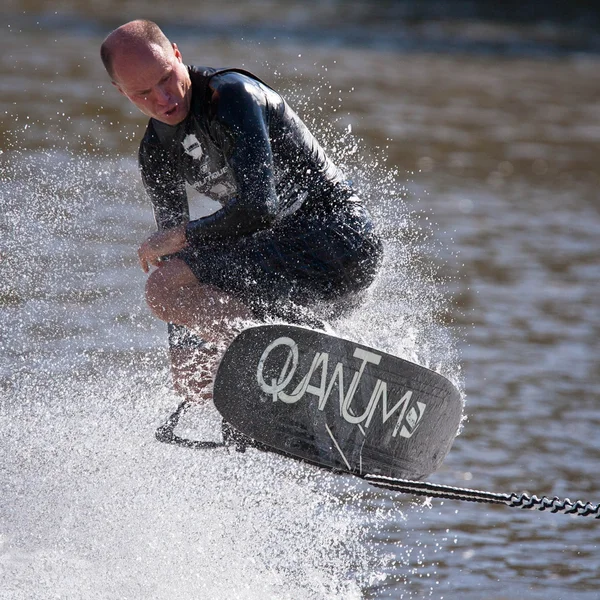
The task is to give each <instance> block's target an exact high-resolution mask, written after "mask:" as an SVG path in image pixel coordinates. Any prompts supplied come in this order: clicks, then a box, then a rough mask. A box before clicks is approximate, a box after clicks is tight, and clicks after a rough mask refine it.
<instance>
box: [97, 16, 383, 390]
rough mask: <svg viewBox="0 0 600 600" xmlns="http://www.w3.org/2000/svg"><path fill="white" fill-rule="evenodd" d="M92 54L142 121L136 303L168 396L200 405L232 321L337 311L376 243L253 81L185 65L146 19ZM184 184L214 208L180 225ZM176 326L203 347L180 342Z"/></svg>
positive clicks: (342, 190) (266, 91)
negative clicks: (152, 336)
mask: <svg viewBox="0 0 600 600" xmlns="http://www.w3.org/2000/svg"><path fill="white" fill-rule="evenodd" d="M101 56H102V60H103V62H104V65H105V67H106V70H107V72H108V74H109V75H110V77H111V80H112V83H113V84H114V85H115V86H116V87H117V89H118V90H119V92H121V94H123V95H124V96H125V97H127V98H128V99H129V100H130V101H131V102H132V103H133V104H134V105H135V106H137V107H138V108H139V109H140V110H141V111H142V112H143V113H144V114H146V115H147V116H148V117H150V121H149V123H148V127H147V129H146V133H145V135H144V138H143V140H142V142H141V146H140V152H139V162H140V168H141V174H142V179H143V182H144V186H145V188H146V190H147V193H148V195H149V197H150V200H151V202H152V205H153V209H154V215H155V218H156V222H157V226H158V231H157V232H156V233H154V234H153V235H151V236H150V237H149V238H148V239H147V240H146V241H145V242H144V243H143V244H142V245H141V246H140V248H139V251H138V256H139V260H140V264H141V267H142V269H143V270H144V272H146V273H147V272H149V270H150V267H158V268H157V269H155V270H153V272H152V273H151V274H150V276H149V277H148V281H147V285H146V300H147V302H148V305H149V307H150V309H151V310H152V312H153V313H154V314H155V315H156V316H157V317H158V318H160V319H162V320H164V321H166V322H167V323H169V324H170V333H171V336H170V341H171V344H170V345H171V360H172V364H173V374H174V380H175V385H176V388H177V389H178V390H179V391H180V392H182V393H184V394H186V395H188V396H194V397H196V398H209V397H210V382H211V379H212V374H213V371H214V367H215V360H214V359H215V357H218V355H219V352H220V349H219V348H217V346H218V345H219V343H221V346H222V344H223V343H227V342H228V341H230V340H231V339H232V338H233V336H234V335H235V333H236V332H237V329H239V327H240V323H242V322H243V321H247V320H251V319H254V320H256V319H261V320H263V319H265V318H274V319H279V320H285V321H291V322H296V323H303V324H308V325H313V326H318V324H319V323H321V322H322V321H321V319H328V318H335V317H336V316H339V315H340V314H342V312H343V311H344V310H347V309H348V308H349V307H351V306H353V305H355V304H356V302H357V301H358V299H359V298H360V294H359V292H361V291H362V290H364V289H366V288H367V287H368V286H369V285H370V283H371V282H372V281H373V279H374V277H375V275H376V272H377V269H378V266H379V264H380V260H381V242H380V240H379V238H378V236H377V234H376V233H375V232H374V228H373V225H372V223H371V219H370V216H369V214H368V213H367V212H366V210H365V209H364V208H363V206H362V204H361V202H360V200H359V199H358V198H357V197H356V195H355V194H354V191H353V190H352V188H351V186H350V185H349V184H348V183H347V182H346V181H345V180H344V178H343V175H342V174H341V172H340V171H339V170H338V169H337V167H336V166H335V165H334V164H333V163H332V162H331V161H330V160H329V158H328V157H327V156H326V155H325V153H324V151H323V149H322V148H321V146H320V145H319V144H318V142H317V141H316V140H315V139H314V137H313V136H312V135H311V133H310V132H309V131H308V129H307V128H306V126H305V125H304V124H303V122H302V121H301V120H300V119H299V117H298V116H297V115H296V114H295V113H294V112H293V111H292V109H291V108H290V107H289V106H288V105H287V103H286V102H285V101H284V100H283V99H282V98H281V96H279V94H277V93H276V92H275V91H274V90H272V89H271V88H270V87H268V86H267V85H266V84H264V83H263V82H261V81H260V80H259V79H258V78H256V77H255V76H254V75H252V74H250V73H247V72H245V71H239V70H234V69H224V70H220V71H219V70H216V69H209V68H196V67H188V66H186V65H185V64H184V63H183V59H182V55H181V52H180V51H179V49H178V47H177V45H176V44H172V43H171V42H170V41H169V40H168V39H167V38H166V37H165V35H164V34H163V32H162V31H161V30H160V29H159V27H158V26H157V25H156V24H155V23H152V22H150V21H145V20H136V21H132V22H130V23H126V24H125V25H122V26H121V27H119V28H118V29H116V30H115V31H113V32H112V33H110V34H109V35H108V37H107V38H106V39H105V40H104V42H103V44H102V48H101ZM186 184H188V185H191V186H193V187H194V188H195V189H196V190H197V191H198V192H200V193H201V194H204V195H206V196H208V197H210V198H212V199H215V200H217V201H218V202H220V204H221V208H220V209H219V210H217V211H216V212H215V213H213V214H211V215H208V216H206V217H203V218H200V219H197V220H193V221H190V218H189V208H188V200H187V195H186ZM189 331H191V332H193V333H194V334H196V335H197V336H199V337H200V338H202V339H203V340H205V342H204V343H198V342H193V341H192V343H191V344H190V343H189V341H190V340H194V336H190V335H187V332H189ZM196 339H197V338H196ZM186 340H187V341H186ZM190 345H191V346H192V347H193V348H189V347H187V346H190ZM192 350H194V352H195V358H194V359H193V360H191V356H192V354H193V353H192ZM211 357H212V358H211ZM200 367H204V368H205V370H204V372H203V373H202V374H201V376H200V377H197V378H196V381H195V383H194V382H192V381H191V380H190V376H192V375H193V372H194V371H196V375H197V373H198V371H202V369H201V368H200Z"/></svg>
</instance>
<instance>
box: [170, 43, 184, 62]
mask: <svg viewBox="0 0 600 600" xmlns="http://www.w3.org/2000/svg"><path fill="white" fill-rule="evenodd" d="M171 46H173V53H174V54H175V57H176V58H177V60H178V61H179V62H183V56H181V52H180V51H179V48H178V47H177V44H176V43H175V42H173V43H172V44H171Z"/></svg>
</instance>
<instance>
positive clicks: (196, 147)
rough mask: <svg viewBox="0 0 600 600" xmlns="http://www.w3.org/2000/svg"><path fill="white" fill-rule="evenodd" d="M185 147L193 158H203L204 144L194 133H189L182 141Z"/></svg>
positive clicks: (186, 151)
mask: <svg viewBox="0 0 600 600" xmlns="http://www.w3.org/2000/svg"><path fill="white" fill-rule="evenodd" d="M181 145H182V146H183V149H184V150H185V153H186V154H189V155H190V156H191V157H192V158H195V159H196V160H201V159H202V156H203V154H204V153H203V152H202V146H201V145H200V142H199V141H198V138H197V137H196V136H195V135H194V134H193V133H188V134H187V135H186V136H185V138H184V140H183V142H181Z"/></svg>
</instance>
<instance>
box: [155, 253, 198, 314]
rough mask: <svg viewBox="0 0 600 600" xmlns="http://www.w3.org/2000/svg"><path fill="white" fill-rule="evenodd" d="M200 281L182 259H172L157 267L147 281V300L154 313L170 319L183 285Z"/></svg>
mask: <svg viewBox="0 0 600 600" xmlns="http://www.w3.org/2000/svg"><path fill="white" fill-rule="evenodd" d="M195 283H198V281H197V279H196V278H195V277H194V274H193V273H192V271H191V270H190V268H189V267H188V266H187V265H186V263H185V262H184V261H183V260H181V259H178V258H176V259H172V260H170V261H168V262H165V263H164V264H163V265H161V266H160V267H159V268H158V269H155V270H154V271H153V272H152V273H151V274H150V276H149V277H148V280H147V281H146V302H147V304H148V306H149V308H150V310H151V311H152V313H153V314H154V315H155V316H157V317H158V318H159V319H162V320H163V321H169V320H170V315H171V310H172V308H173V307H174V305H175V303H176V302H177V297H178V296H179V294H180V293H181V289H182V288H183V287H186V286H189V285H193V284H195Z"/></svg>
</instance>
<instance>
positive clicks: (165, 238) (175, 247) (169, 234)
mask: <svg viewBox="0 0 600 600" xmlns="http://www.w3.org/2000/svg"><path fill="white" fill-rule="evenodd" d="M186 245H187V241H186V239H185V225H182V226H181V227H177V228H176V229H167V230H166V231H157V232H156V233H153V234H152V235H151V236H150V237H149V238H148V239H147V240H146V241H145V242H144V243H143V244H142V245H141V246H140V248H139V250H138V258H139V259H140V265H141V267H142V270H143V271H144V273H147V272H148V271H149V270H150V265H152V266H153V267H158V266H159V264H160V259H161V257H162V256H169V255H170V254H175V253H176V252H179V251H180V250H183V248H185V246H186Z"/></svg>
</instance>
